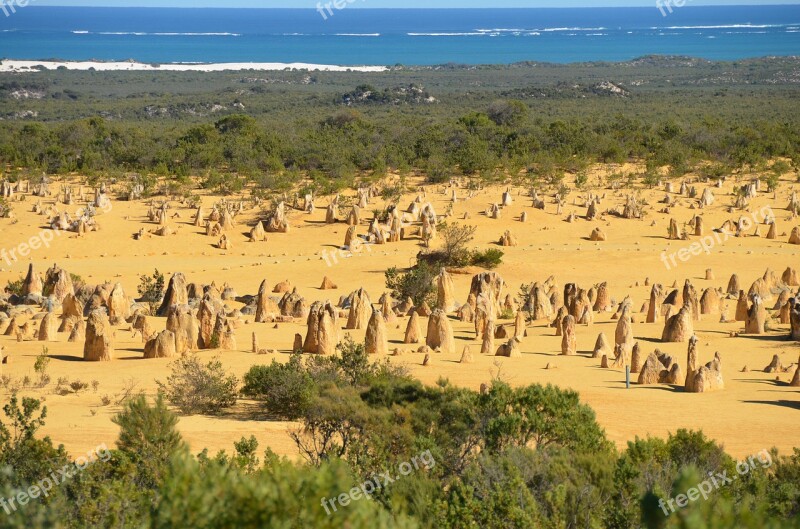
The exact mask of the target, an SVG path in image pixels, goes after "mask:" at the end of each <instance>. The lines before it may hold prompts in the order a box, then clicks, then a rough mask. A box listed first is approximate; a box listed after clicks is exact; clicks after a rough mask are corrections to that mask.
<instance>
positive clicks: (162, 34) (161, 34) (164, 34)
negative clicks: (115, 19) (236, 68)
mask: <svg viewBox="0 0 800 529" xmlns="http://www.w3.org/2000/svg"><path fill="white" fill-rule="evenodd" d="M72 33H74V34H75V35H118V36H119V35H134V36H137V37H145V36H155V37H241V36H242V34H241V33H178V32H175V33H172V32H158V33H148V32H144V31H97V32H94V31H86V30H74V31H72Z"/></svg>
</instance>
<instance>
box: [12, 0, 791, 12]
mask: <svg viewBox="0 0 800 529" xmlns="http://www.w3.org/2000/svg"><path fill="white" fill-rule="evenodd" d="M13 1H14V0H0V4H3V3H10V2H13ZM29 1H30V3H29V4H28V6H29V7H37V8H41V7H57V8H63V7H77V8H85V9H220V10H221V9H258V10H283V11H313V10H315V8H314V7H253V6H225V7H219V6H115V5H101V6H86V5H50V4H44V5H43V4H37V3H35V0H29ZM787 6H800V1H798V2H795V3H790V4H692V5H689V4H688V3H687V4H686V5H685V6H684V8H686V7H688V8H695V7H721V8H728V7H787ZM651 7H652V6H651V5H650V4H646V5H636V6H560V7H557V6H538V7H514V6H501V7H424V6H419V7H400V6H398V7H365V6H349V9H358V10H361V11H386V10H409V11H411V10H431V11H432V10H439V11H493V10H497V9H515V10H521V9H561V10H566V9H649V8H651Z"/></svg>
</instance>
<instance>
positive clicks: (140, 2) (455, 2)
mask: <svg viewBox="0 0 800 529" xmlns="http://www.w3.org/2000/svg"><path fill="white" fill-rule="evenodd" d="M0 1H2V0H0ZM6 1H8V0H6ZM325 1H327V0H325ZM325 1H323V3H325ZM653 1H654V0H594V1H593V0H493V1H491V2H487V1H486V0H355V3H353V4H349V5H348V7H365V8H367V7H369V8H386V7H406V8H414V7H451V8H455V7H628V6H646V7H652V6H653ZM798 3H800V0H767V1H766V2H758V1H757V0H688V2H687V5H766V4H772V5H774V4H798ZM31 4H32V5H50V6H65V5H69V6H88V7H98V6H121V7H122V6H125V7H129V6H140V7H295V8H313V6H314V5H316V0H31Z"/></svg>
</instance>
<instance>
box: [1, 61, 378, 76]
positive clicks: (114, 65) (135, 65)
mask: <svg viewBox="0 0 800 529" xmlns="http://www.w3.org/2000/svg"><path fill="white" fill-rule="evenodd" d="M61 67H64V68H66V69H68V70H84V71H86V70H91V69H93V70H96V71H98V72H111V71H175V72H222V71H238V70H263V71H280V70H287V69H288V70H309V71H321V72H347V71H353V72H384V71H386V70H387V69H388V68H387V67H385V66H336V65H330V64H307V63H302V62H293V63H279V62H274V63H272V62H230V63H171V64H146V63H142V62H135V61H118V62H101V61H63V62H59V61H22V60H4V61H0V72H6V73H29V72H36V71H38V70H41V69H42V68H44V69H46V70H56V69H58V68H61Z"/></svg>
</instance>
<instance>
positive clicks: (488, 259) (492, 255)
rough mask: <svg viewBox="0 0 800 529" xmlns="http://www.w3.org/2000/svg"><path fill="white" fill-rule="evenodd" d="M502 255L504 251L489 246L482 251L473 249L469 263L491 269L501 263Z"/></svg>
mask: <svg viewBox="0 0 800 529" xmlns="http://www.w3.org/2000/svg"><path fill="white" fill-rule="evenodd" d="M504 255H505V253H503V251H502V250H498V249H497V248H489V249H488V250H484V251H482V252H481V251H475V252H473V254H472V259H471V263H472V265H473V266H480V267H481V268H488V269H489V270H491V269H493V268H497V267H498V266H500V265H501V264H503V256H504Z"/></svg>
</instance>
